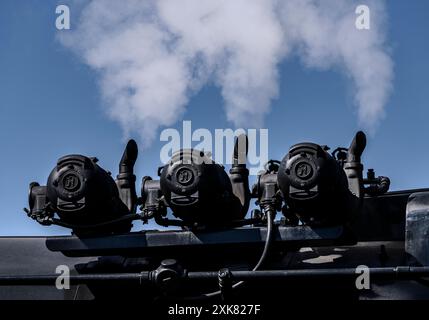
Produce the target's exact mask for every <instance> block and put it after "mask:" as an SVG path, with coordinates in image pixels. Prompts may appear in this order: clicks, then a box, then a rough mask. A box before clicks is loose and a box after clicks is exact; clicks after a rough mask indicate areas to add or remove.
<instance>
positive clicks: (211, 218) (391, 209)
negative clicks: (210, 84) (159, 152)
mask: <svg viewBox="0 0 429 320" xmlns="http://www.w3.org/2000/svg"><path fill="white" fill-rule="evenodd" d="M365 146H366V136H365V134H364V133H363V132H361V131H359V132H357V133H356V135H355V136H354V138H353V140H352V142H351V144H350V146H349V147H348V148H337V149H335V150H334V151H333V152H332V153H330V152H329V147H327V146H322V145H318V144H315V143H298V144H296V145H294V146H292V147H291V148H290V149H289V151H288V153H287V154H286V155H285V156H284V158H283V159H282V160H281V161H278V160H270V161H269V162H268V163H267V164H266V165H265V169H264V171H263V172H260V174H259V175H258V176H257V180H256V183H255V184H254V185H253V187H252V188H250V186H249V171H248V169H247V168H246V157H247V149H248V140H247V137H246V136H245V135H240V136H238V137H237V139H236V142H235V147H234V152H233V155H232V159H233V161H232V165H231V169H230V170H229V174H228V173H227V172H226V171H225V168H224V167H223V166H222V165H220V164H217V163H215V162H213V161H212V160H211V159H210V158H209V157H208V156H207V155H206V154H205V153H204V152H202V151H199V150H194V149H182V150H179V151H177V152H176V153H174V154H173V155H172V157H171V160H170V161H169V162H168V163H167V164H166V165H165V166H163V167H161V168H159V169H158V179H153V178H151V177H149V176H146V177H144V178H143V179H142V182H141V190H140V194H139V195H137V191H136V176H135V175H134V166H135V164H136V161H137V155H138V148H137V144H136V142H135V141H134V140H130V141H129V142H128V144H127V146H126V148H125V151H124V153H123V156H122V158H121V160H120V163H119V173H118V175H117V176H116V180H114V179H113V178H112V176H111V173H110V172H108V171H106V170H104V169H103V168H101V167H100V166H99V165H98V164H97V161H98V160H97V158H91V157H86V156H83V155H68V156H65V157H62V158H60V159H59V160H58V162H57V164H56V166H55V168H54V169H53V170H52V172H51V174H50V175H49V177H48V180H47V183H46V185H44V186H41V185H39V184H38V183H36V182H33V183H31V184H30V190H29V208H28V209H25V211H26V213H27V214H28V216H29V217H30V218H32V219H34V220H35V221H37V222H38V223H40V224H42V225H52V224H53V225H59V226H63V227H66V228H70V229H71V230H72V235H70V236H59V237H46V238H41V239H39V240H37V241H39V242H40V241H41V243H42V245H41V246H40V243H39V249H37V250H43V254H42V255H44V256H46V257H50V258H47V260H49V261H50V262H49V263H50V267H51V266H52V265H53V264H55V263H58V264H67V265H70V266H71V268H72V269H73V272H72V274H71V275H70V282H71V284H72V291H73V294H72V293H70V295H69V298H70V297H73V298H76V297H78V298H82V299H89V298H91V299H92V298H106V297H112V295H114V296H115V297H125V296H126V297H133V298H136V297H145V299H146V301H153V299H159V298H160V297H161V298H164V299H173V300H180V301H183V300H186V301H188V300H198V299H210V298H217V299H224V300H227V299H249V298H257V297H259V298H261V297H264V298H265V299H272V295H270V294H269V293H268V294H267V291H262V290H260V289H261V288H263V287H264V286H268V285H270V286H271V287H273V286H276V287H278V288H282V286H283V283H287V286H288V288H294V289H293V290H292V289H290V290H288V292H289V293H287V294H288V295H289V294H290V295H293V297H299V296H300V295H301V296H305V297H308V295H309V292H311V294H314V295H315V296H317V295H319V296H320V295H322V296H324V295H326V290H324V289H323V288H325V286H326V284H327V283H329V286H330V287H331V288H337V289H338V290H337V291H335V290H332V292H336V293H335V295H337V296H340V297H343V298H344V297H345V296H347V297H351V298H353V299H354V298H358V299H360V298H364V299H365V298H374V297H380V298H403V297H405V296H407V295H408V296H411V297H420V298H421V297H424V298H427V297H429V289H428V288H427V284H426V283H425V281H426V280H425V276H428V275H429V267H427V266H428V263H429V254H428V252H429V251H428V250H427V245H428V240H429V238H428V237H427V232H428V231H429V223H428V221H429V219H428V217H429V193H428V192H429V189H421V190H403V191H395V192H389V185H390V180H389V178H388V177H383V176H378V177H377V176H376V175H375V172H374V170H372V169H369V170H368V172H367V174H366V177H365V178H364V176H363V171H364V167H363V164H362V162H361V157H362V154H363V152H364V150H365ZM252 199H254V200H255V204H256V205H257V209H254V210H252V211H251V212H250V213H249V212H248V211H249V207H250V202H251V200H252ZM138 209H140V210H138ZM277 217H279V219H276V218H277ZM136 220H140V221H142V222H143V223H147V222H148V221H150V220H154V222H155V223H156V224H158V225H160V226H164V227H166V226H167V227H168V226H173V227H175V229H174V230H171V229H170V230H166V231H158V230H142V231H138V232H131V228H132V222H133V221H136ZM37 241H33V243H32V244H31V245H34V243H36V242H37ZM2 243H3V242H2V240H1V239H0V251H1V250H2ZM5 245H6V244H5ZM8 245H10V243H9V244H8ZM25 245H26V246H27V247H26V250H27V251H28V246H29V245H30V244H29V243H27V244H25ZM40 247H41V248H43V249H40ZM21 249H22V248H21ZM44 263H45V264H47V262H44ZM49 263H48V264H49ZM41 264H43V263H42V262H41ZM358 265H360V266H362V265H364V266H367V268H368V270H369V274H370V276H371V287H370V288H365V289H366V290H363V291H362V290H360V289H362V288H357V287H356V282H355V280H356V267H357V266H358ZM11 266H12V263H11V264H10V268H12V267H11ZM50 267H49V268H50ZM6 269H7V267H4V268H3V270H2V268H1V267H0V285H1V286H0V298H1V297H2V294H4V292H3V291H2V286H33V287H32V288H36V287H38V286H42V287H44V288H46V287H49V286H51V287H52V286H54V284H55V279H56V277H57V275H55V274H52V271H50V272H46V271H45V270H49V269H48V267H47V265H45V267H40V270H41V271H40V272H45V273H40V274H37V275H34V273H32V274H33V275H32V276H29V275H19V274H18V275H16V276H10V274H9V275H8V276H7V277H4V276H2V274H4V272H6V271H5V270H6ZM51 270H52V269H51ZM9 272H10V271H9ZM309 280H311V282H309ZM396 280H401V281H396ZM404 283H405V284H404ZM392 286H393V287H392ZM310 287H311V290H310V289H308V288H310ZM411 287H412V288H411ZM82 288H85V289H82ZM392 288H394V289H392ZM410 288H411V289H410ZM35 290H36V289H35ZM37 290H39V289H37ZM37 290H36V291H37ZM36 291H35V292H36ZM57 291H58V290H57ZM2 292H3V293H2ZM37 292H38V295H40V291H37ZM78 292H79V294H78ZM392 292H393V293H392ZM410 292H411V293H410ZM331 294H334V293H331ZM285 295H286V293H283V295H282V296H283V297H284V296H285ZM269 297H270V298H269ZM277 297H278V295H277ZM61 298H67V297H65V296H61ZM139 299H140V298H139Z"/></svg>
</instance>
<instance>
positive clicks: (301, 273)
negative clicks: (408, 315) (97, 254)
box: [0, 266, 429, 286]
mask: <svg viewBox="0 0 429 320" xmlns="http://www.w3.org/2000/svg"><path fill="white" fill-rule="evenodd" d="M368 270H369V273H370V276H371V277H372V278H387V279H393V280H395V279H396V280H406V279H416V278H420V277H429V267H407V266H399V267H385V268H368ZM359 274H360V273H358V272H357V271H356V268H332V269H298V270H267V271H231V275H232V279H233V280H235V281H243V280H287V279H300V278H306V279H308V278H330V277H345V278H348V277H350V278H352V277H356V276H357V275H359ZM218 275H219V273H218V271H197V272H185V273H184V274H183V275H182V279H183V280H190V281H201V280H217V279H218ZM59 276H60V275H58V274H54V275H24V276H23V275H12V276H0V285H1V286H5V285H54V284H55V281H56V279H57V278H58V277H59ZM153 279H154V276H153V272H152V271H145V272H141V273H103V274H79V275H70V283H71V284H90V283H100V282H118V283H121V282H126V283H134V284H143V283H147V282H150V281H152V280H153Z"/></svg>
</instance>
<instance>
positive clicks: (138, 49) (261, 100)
mask: <svg viewBox="0 0 429 320" xmlns="http://www.w3.org/2000/svg"><path fill="white" fill-rule="evenodd" d="M358 4H359V3H357V2H356V1H353V0H323V1H315V0H278V1H277V0H251V1H249V0H180V1H177V0H159V1H140V0H127V1H117V0H93V1H91V2H89V3H88V2H85V3H84V4H82V3H81V5H82V7H81V10H79V19H78V21H76V22H75V23H74V24H73V25H72V30H70V31H67V32H60V35H59V36H60V40H61V42H62V43H63V44H64V45H65V46H66V47H69V48H71V49H73V50H74V51H75V52H77V53H78V54H79V55H80V56H82V57H83V59H84V61H85V62H86V63H87V64H88V65H89V66H90V67H91V68H93V69H95V70H97V71H98V74H99V76H100V80H101V81H100V83H101V91H102V94H103V97H104V98H105V100H106V105H107V107H108V113H109V115H110V116H111V117H112V118H113V119H115V120H117V121H119V122H120V124H121V126H122V127H123V128H124V130H125V133H126V134H128V133H130V132H139V133H140V134H141V136H142V138H143V140H144V142H145V143H146V144H148V143H150V142H151V141H152V140H153V139H154V138H155V137H156V132H157V129H158V128H159V127H160V126H169V125H172V124H173V123H175V122H176V121H177V120H179V119H180V118H181V116H182V115H183V113H184V111H185V107H186V105H187V103H188V101H189V99H190V98H191V97H192V95H193V94H195V93H196V92H198V90H199V89H200V88H201V87H202V86H204V85H205V84H208V83H214V84H215V85H217V86H219V87H220V89H221V93H222V96H223V99H224V101H225V111H226V115H227V119H228V120H229V121H231V122H232V123H233V124H234V125H236V126H243V127H258V126H260V125H262V123H263V119H264V115H265V114H267V113H268V112H269V110H270V103H271V100H272V99H274V98H276V96H277V95H278V66H279V63H280V62H281V61H282V60H283V59H285V58H287V57H288V56H291V55H298V56H299V57H300V59H301V61H302V63H303V64H304V66H306V67H310V68H322V69H335V70H340V71H341V72H343V73H344V74H345V75H346V76H347V77H349V78H350V80H351V82H352V84H353V88H354V94H355V100H356V101H355V102H356V106H357V110H358V118H359V121H360V124H361V125H362V126H363V127H365V128H369V129H370V128H373V127H374V126H375V125H376V124H377V122H378V121H379V120H380V118H382V116H383V112H384V106H385V104H386V102H387V98H388V96H389V92H390V90H391V83H392V78H393V71H392V69H393V65H392V61H391V59H390V57H389V54H388V51H387V48H386V43H385V32H384V23H385V20H386V19H385V17H384V14H383V12H384V5H383V2H381V1H377V0H375V1H372V0H369V1H366V4H367V5H368V6H369V8H370V10H371V11H370V13H371V21H370V22H371V29H370V30H357V29H356V27H355V20H356V17H357V16H356V14H355V9H356V6H357V5H358ZM73 14H76V11H73V10H72V15H73ZM72 17H73V16H72Z"/></svg>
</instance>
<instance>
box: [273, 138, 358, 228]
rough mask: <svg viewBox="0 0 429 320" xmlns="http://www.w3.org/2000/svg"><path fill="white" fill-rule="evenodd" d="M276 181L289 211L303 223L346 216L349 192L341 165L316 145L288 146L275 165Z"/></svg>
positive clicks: (337, 219)
mask: <svg viewBox="0 0 429 320" xmlns="http://www.w3.org/2000/svg"><path fill="white" fill-rule="evenodd" d="M277 181H278V185H279V188H280V190H281V192H282V195H283V197H284V199H285V201H286V204H287V206H288V208H289V211H292V212H293V214H295V215H297V216H298V217H299V219H300V220H301V221H302V222H304V223H306V224H322V223H323V224H327V223H330V222H336V223H337V222H340V221H341V220H344V218H346V217H345V216H346V215H347V212H348V201H349V200H350V191H349V188H348V181H347V176H346V174H345V172H344V170H343V168H342V167H341V165H340V164H339V163H338V162H337V161H336V160H335V159H334V158H333V157H332V156H331V155H330V154H329V153H328V152H327V151H326V150H324V148H323V147H321V146H320V145H317V144H314V143H299V144H296V145H294V146H292V147H291V148H290V150H289V153H288V154H287V155H286V156H285V157H284V158H283V160H282V161H281V164H280V166H279V171H278V174H277Z"/></svg>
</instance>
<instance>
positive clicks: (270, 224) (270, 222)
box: [184, 206, 276, 300]
mask: <svg viewBox="0 0 429 320" xmlns="http://www.w3.org/2000/svg"><path fill="white" fill-rule="evenodd" d="M265 213H266V215H267V237H266V238H265V245H264V250H263V251H262V255H261V257H260V258H259V261H258V263H257V264H256V265H255V266H254V267H253V269H252V271H257V270H258V269H259V268H260V267H261V266H262V265H263V264H264V262H265V261H266V259H267V257H268V254H269V251H270V247H271V244H272V242H273V240H274V236H275V233H274V230H275V229H274V216H275V213H276V211H275V210H274V209H273V208H272V207H271V206H268V207H267V208H266V210H265ZM244 283H245V281H239V282H237V283H235V284H234V285H232V289H237V288H239V287H240V286H242V285H243V284H244ZM220 294H221V291H220V290H218V291H214V292H210V293H203V294H201V295H199V296H195V297H188V298H185V299H184V300H199V299H209V298H213V297H216V296H218V295H220Z"/></svg>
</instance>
